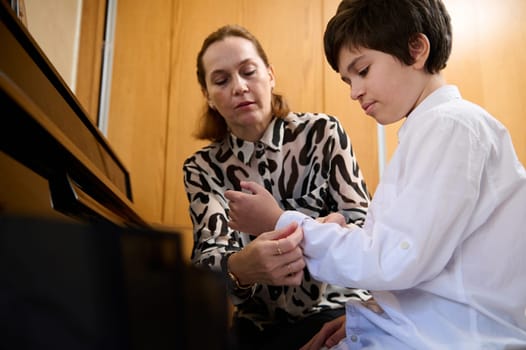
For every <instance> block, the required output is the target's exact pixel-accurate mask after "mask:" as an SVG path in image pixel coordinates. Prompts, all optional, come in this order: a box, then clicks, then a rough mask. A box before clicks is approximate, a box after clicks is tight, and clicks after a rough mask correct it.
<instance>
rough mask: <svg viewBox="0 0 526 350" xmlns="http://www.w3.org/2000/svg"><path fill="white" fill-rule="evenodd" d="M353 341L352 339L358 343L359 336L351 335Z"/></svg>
mask: <svg viewBox="0 0 526 350" xmlns="http://www.w3.org/2000/svg"><path fill="white" fill-rule="evenodd" d="M351 341H352V342H353V343H356V342H357V341H358V336H357V335H355V334H353V335H351Z"/></svg>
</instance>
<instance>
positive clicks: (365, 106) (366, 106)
mask: <svg viewBox="0 0 526 350" xmlns="http://www.w3.org/2000/svg"><path fill="white" fill-rule="evenodd" d="M373 105H374V102H366V103H362V109H363V110H364V111H365V113H366V114H369V111H370V109H371V108H372V106H373Z"/></svg>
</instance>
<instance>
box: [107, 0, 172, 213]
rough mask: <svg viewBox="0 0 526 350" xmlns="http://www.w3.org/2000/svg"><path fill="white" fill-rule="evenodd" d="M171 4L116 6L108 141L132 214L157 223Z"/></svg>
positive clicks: (165, 0) (136, 1)
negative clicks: (126, 181) (128, 186)
mask: <svg viewBox="0 0 526 350" xmlns="http://www.w3.org/2000/svg"><path fill="white" fill-rule="evenodd" d="M171 6H172V1H171V0H156V1H142V0H120V1H119V2H118V6H117V23H116V28H115V46H114V58H113V77H112V86H111V105H110V113H109V122H108V139H109V141H110V143H111V145H112V146H113V147H114V149H115V151H116V152H117V154H118V155H119V157H120V158H121V159H122V161H123V163H124V165H125V166H126V167H127V169H128V170H129V171H130V174H131V182H132V190H133V196H134V203H135V206H136V209H137V210H138V211H139V213H141V214H142V215H143V216H144V217H145V218H146V219H147V220H148V221H151V222H155V223H159V222H161V214H162V205H163V198H164V194H165V189H164V175H165V158H166V126H167V115H168V91H169V81H170V47H171V40H170V37H171V25H172V18H171V8H172V7H171Z"/></svg>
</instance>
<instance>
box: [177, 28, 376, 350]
mask: <svg viewBox="0 0 526 350" xmlns="http://www.w3.org/2000/svg"><path fill="white" fill-rule="evenodd" d="M197 77H198V81H199V84H200V85H201V89H202V92H203V95H204V96H205V98H206V103H207V104H206V106H205V108H206V111H205V112H204V114H203V119H202V123H201V126H200V129H199V130H198V132H197V137H198V138H199V139H206V140H210V141H211V143H210V144H209V145H208V146H206V147H204V148H202V149H201V150H199V151H197V152H196V153H195V154H194V155H192V156H191V157H189V158H188V159H187V160H186V162H185V163H184V174H185V178H184V181H185V189H186V192H187V195H188V200H189V203H190V215H191V218H192V222H193V226H194V248H193V253H192V261H193V263H194V264H196V265H199V266H203V267H205V268H209V269H213V270H217V271H221V272H222V273H223V274H224V275H225V277H226V278H228V280H229V281H230V283H229V292H230V295H231V299H232V302H233V304H234V305H235V306H236V309H235V313H234V322H233V328H234V330H235V331H236V334H237V339H238V343H239V346H240V348H250V349H257V348H261V349H263V348H271V347H272V348H273V349H293V348H299V347H300V346H301V345H303V344H305V343H306V342H307V341H308V340H309V339H310V338H311V337H312V336H313V335H314V334H316V332H317V331H318V330H319V329H320V328H321V326H322V325H323V324H324V323H325V322H326V321H329V320H332V319H334V318H335V317H337V316H340V315H343V314H344V308H343V307H344V303H345V301H346V300H347V299H348V298H349V297H354V298H367V297H368V294H367V293H366V292H365V291H362V290H351V289H344V288H339V287H336V286H332V285H327V284H324V283H320V282H318V281H316V280H313V279H312V278H311V276H310V275H309V273H308V271H307V270H306V269H304V267H305V263H304V260H303V257H302V252H301V250H300V249H299V248H295V249H293V250H288V249H287V248H286V247H280V246H279V245H278V244H276V242H277V241H275V240H274V239H275V238H276V237H275V236H273V235H261V236H259V237H258V238H257V239H256V238H255V237H254V236H251V235H250V233H249V232H239V231H235V230H232V229H230V228H229V227H228V220H229V217H228V210H229V206H228V201H227V200H226V199H225V197H224V195H223V193H224V191H225V190H228V189H236V190H239V189H240V185H239V183H240V181H245V180H251V181H256V182H258V183H260V184H262V185H264V186H265V188H266V189H267V190H269V191H270V192H271V193H272V194H273V195H274V197H275V198H276V200H278V202H279V203H280V205H281V207H282V208H283V209H293V210H300V211H302V212H304V213H306V214H308V215H309V216H311V217H314V218H318V217H324V216H327V215H328V214H330V213H331V212H336V211H338V212H340V213H342V214H343V215H344V216H345V219H346V220H347V222H348V223H355V224H358V225H361V223H362V222H363V220H364V218H365V215H366V210H367V206H368V203H369V194H368V192H367V189H366V186H365V182H364V180H363V178H362V175H361V172H360V169H359V167H358V164H357V162H356V159H355V158H354V155H353V151H352V146H351V143H350V140H349V138H348V136H347V135H346V133H345V132H344V130H343V128H342V127H341V125H340V123H339V122H338V120H337V119H335V118H334V117H331V116H328V115H325V114H313V113H301V114H300V113H291V112H289V108H288V106H287V103H286V101H285V99H284V98H283V97H282V96H280V95H278V94H276V93H274V92H273V89H274V86H275V83H276V80H275V76H274V72H273V70H272V67H271V66H270V64H269V62H268V58H267V56H266V54H265V52H264V50H263V48H262V47H261V45H260V43H259V42H258V40H257V39H256V38H255V37H254V36H253V35H252V34H251V33H249V32H248V31H247V30H246V29H244V28H242V27H239V26H224V27H222V28H220V29H218V30H217V31H215V32H213V33H212V34H210V35H209V36H208V37H207V38H206V39H205V41H204V42H203V45H202V48H201V50H200V52H199V54H198V57H197ZM349 169H351V170H350V171H349ZM256 231H258V227H257V222H254V232H256Z"/></svg>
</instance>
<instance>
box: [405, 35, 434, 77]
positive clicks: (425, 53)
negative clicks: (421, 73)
mask: <svg viewBox="0 0 526 350" xmlns="http://www.w3.org/2000/svg"><path fill="white" fill-rule="evenodd" d="M429 45H430V44H429V39H428V38H427V36H426V35H424V34H422V33H420V34H417V35H415V36H414V37H413V38H412V39H411V40H410V41H409V53H410V54H411V57H413V60H414V63H413V66H414V67H415V68H417V69H422V68H424V67H425V64H426V62H427V59H428V57H429V49H430V47H429Z"/></svg>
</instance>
